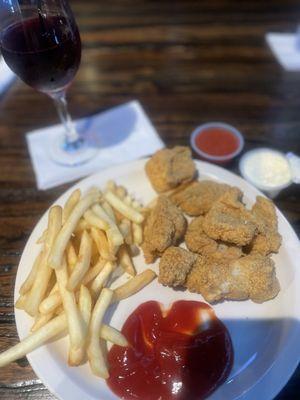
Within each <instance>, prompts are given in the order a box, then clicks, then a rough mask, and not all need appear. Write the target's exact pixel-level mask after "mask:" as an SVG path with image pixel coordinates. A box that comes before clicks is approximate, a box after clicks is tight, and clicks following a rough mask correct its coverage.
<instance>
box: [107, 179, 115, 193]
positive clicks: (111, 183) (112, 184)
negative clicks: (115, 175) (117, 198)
mask: <svg viewBox="0 0 300 400" xmlns="http://www.w3.org/2000/svg"><path fill="white" fill-rule="evenodd" d="M105 190H106V191H109V190H111V191H112V192H115V191H116V190H117V184H116V182H115V181H113V180H112V179H110V180H109V181H107V182H106V186H105Z"/></svg>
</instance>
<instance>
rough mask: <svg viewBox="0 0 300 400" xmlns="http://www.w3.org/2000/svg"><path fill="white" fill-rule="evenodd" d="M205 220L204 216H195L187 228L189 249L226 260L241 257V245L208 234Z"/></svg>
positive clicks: (186, 241) (186, 238)
mask: <svg viewBox="0 0 300 400" xmlns="http://www.w3.org/2000/svg"><path fill="white" fill-rule="evenodd" d="M203 221H204V217H202V216H200V217H197V218H194V219H193V220H192V222H191V223H190V224H189V226H188V228H187V231H186V234H185V243H186V245H187V248H188V249H189V250H191V251H193V252H195V253H199V254H202V255H206V256H210V257H214V258H220V259H226V260H236V259H237V258H239V257H241V255H242V249H241V248H240V247H237V246H235V245H230V244H228V243H224V242H221V241H216V240H214V239H211V238H210V237H209V236H207V234H206V233H205V232H204V231H203Z"/></svg>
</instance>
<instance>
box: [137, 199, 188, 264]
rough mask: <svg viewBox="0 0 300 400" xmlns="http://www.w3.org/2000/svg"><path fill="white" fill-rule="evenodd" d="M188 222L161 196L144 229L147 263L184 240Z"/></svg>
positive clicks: (143, 246) (144, 248)
mask: <svg viewBox="0 0 300 400" xmlns="http://www.w3.org/2000/svg"><path fill="white" fill-rule="evenodd" d="M186 227H187V222H186V219H185V217H184V216H183V214H182V212H181V211H180V210H179V208H178V207H176V206H175V205H174V204H173V203H172V202H171V201H170V200H169V199H168V198H167V197H166V196H160V197H159V198H158V200H157V202H156V205H155V207H154V208H153V209H152V210H151V212H150V214H149V216H148V217H147V219H146V223H145V228H144V242H143V244H142V249H143V251H144V256H145V261H146V263H151V262H153V261H154V260H155V259H156V257H158V256H160V255H162V253H163V252H164V251H165V250H166V249H167V248H168V247H170V246H172V245H176V244H178V243H179V241H180V240H181V239H182V238H183V236H184V234H185V231H186Z"/></svg>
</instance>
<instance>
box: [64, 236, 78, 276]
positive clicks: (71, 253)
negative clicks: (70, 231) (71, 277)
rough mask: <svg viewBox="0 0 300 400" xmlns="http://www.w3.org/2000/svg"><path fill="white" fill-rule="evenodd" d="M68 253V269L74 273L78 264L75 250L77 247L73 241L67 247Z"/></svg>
mask: <svg viewBox="0 0 300 400" xmlns="http://www.w3.org/2000/svg"><path fill="white" fill-rule="evenodd" d="M66 253H67V263H68V269H69V271H70V272H71V271H73V268H74V267H75V265H76V263H77V255H76V250H75V247H74V245H73V243H72V241H71V240H70V241H69V243H68V245H67V249H66Z"/></svg>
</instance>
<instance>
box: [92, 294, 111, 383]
mask: <svg viewBox="0 0 300 400" xmlns="http://www.w3.org/2000/svg"><path fill="white" fill-rule="evenodd" d="M112 296H113V291H112V290H110V289H107V288H104V289H102V291H101V293H100V296H99V298H98V300H97V302H96V304H95V307H94V309H93V312H92V317H91V322H90V326H89V342H88V347H87V354H88V359H89V363H90V367H91V369H92V371H93V373H94V374H95V375H96V376H99V377H101V378H104V379H107V378H108V377H109V373H108V368H107V365H106V361H105V358H104V355H103V352H102V349H101V344H100V341H99V331H100V328H101V325H102V320H103V317H104V314H105V312H106V310H107V308H108V306H109V305H110V302H111V299H112Z"/></svg>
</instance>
